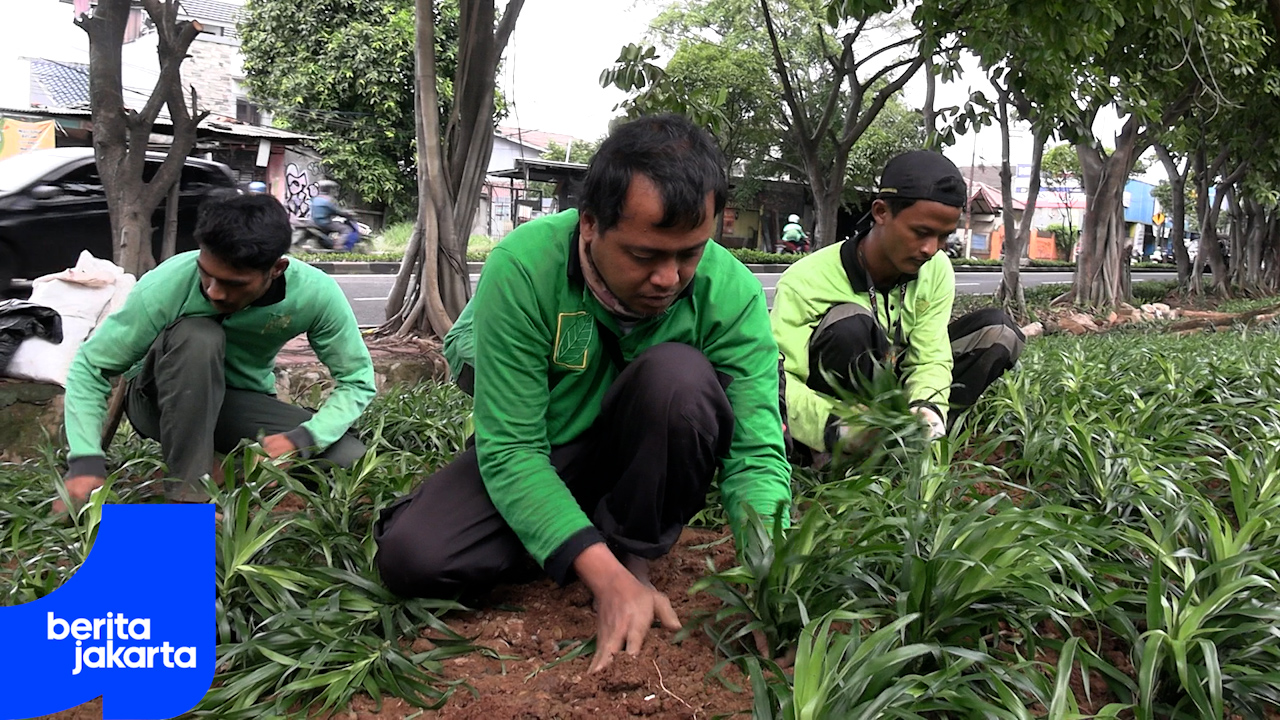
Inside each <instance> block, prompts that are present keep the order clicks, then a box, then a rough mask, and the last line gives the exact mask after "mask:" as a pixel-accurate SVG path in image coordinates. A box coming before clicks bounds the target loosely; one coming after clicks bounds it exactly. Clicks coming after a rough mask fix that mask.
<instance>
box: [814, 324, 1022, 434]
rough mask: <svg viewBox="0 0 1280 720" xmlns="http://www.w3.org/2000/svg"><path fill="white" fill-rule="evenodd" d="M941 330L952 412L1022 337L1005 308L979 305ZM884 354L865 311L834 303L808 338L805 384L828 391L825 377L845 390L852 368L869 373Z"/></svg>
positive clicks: (992, 375)
mask: <svg viewBox="0 0 1280 720" xmlns="http://www.w3.org/2000/svg"><path fill="white" fill-rule="evenodd" d="M947 335H948V336H949V337H950V339H951V356H952V360H953V361H954V367H953V368H952V371H951V377H952V383H953V384H952V387H951V396H950V401H949V404H950V405H951V407H952V408H953V409H954V410H956V411H960V410H963V409H965V408H967V407H969V406H970V405H973V404H974V403H975V402H977V401H978V398H979V397H980V396H981V395H982V393H983V392H984V391H985V390H986V389H987V388H988V387H990V386H991V384H992V383H993V382H995V381H996V379H997V378H999V377H1000V375H1002V374H1003V373H1004V372H1005V371H1006V370H1009V369H1010V368H1012V367H1013V366H1014V364H1015V363H1017V362H1018V357H1019V356H1020V355H1021V354H1022V349H1023V347H1024V346H1025V345H1026V340H1027V339H1026V337H1024V336H1023V334H1022V330H1021V329H1019V328H1018V326H1017V324H1016V323H1014V322H1013V319H1012V318H1010V317H1009V315H1008V313H1006V312H1005V311H1003V310H1001V309H999V308H984V309H982V310H977V311H974V312H971V313H969V314H968V315H964V316H962V317H959V318H957V319H955V320H953V321H952V322H951V324H950V325H948V326H947ZM888 356H889V339H888V338H887V337H886V336H885V333H884V330H883V329H881V327H880V325H879V323H877V322H876V320H875V318H874V317H873V316H872V315H871V311H870V310H868V309H866V308H864V307H862V306H861V305H857V304H854V303H846V304H843V305H836V306H835V307H833V308H831V309H830V310H828V311H827V314H826V315H825V316H824V317H823V319H822V322H820V323H819V324H818V327H817V328H816V329H815V330H814V332H813V337H811V338H810V340H809V379H808V382H807V383H806V384H807V385H808V386H809V387H810V388H812V389H814V390H817V391H818V392H821V393H826V394H828V395H834V394H835V392H834V388H832V386H831V383H830V382H829V381H828V376H829V377H830V378H831V379H832V380H834V381H835V382H836V384H837V385H840V386H841V387H842V388H844V389H851V388H853V387H854V382H855V378H856V377H857V375H855V373H858V374H860V375H861V376H862V377H871V372H872V369H873V367H874V364H875V363H876V362H883V361H884V360H885V359H886V358H887V357H888ZM823 370H825V374H824V372H823Z"/></svg>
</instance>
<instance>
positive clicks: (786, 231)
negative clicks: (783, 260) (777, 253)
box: [782, 214, 809, 253]
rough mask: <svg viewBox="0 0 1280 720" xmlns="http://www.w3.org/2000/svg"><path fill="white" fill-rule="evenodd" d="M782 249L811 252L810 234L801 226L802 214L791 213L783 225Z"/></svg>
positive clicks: (794, 251)
mask: <svg viewBox="0 0 1280 720" xmlns="http://www.w3.org/2000/svg"><path fill="white" fill-rule="evenodd" d="M782 251H783V252H792V253H805V252H809V236H808V235H807V234H805V231H804V228H803V227H801V226H800V216H799V215H794V214H793V215H791V216H789V217H788V218H787V224H786V225H783V226H782Z"/></svg>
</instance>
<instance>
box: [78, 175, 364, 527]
mask: <svg viewBox="0 0 1280 720" xmlns="http://www.w3.org/2000/svg"><path fill="white" fill-rule="evenodd" d="M195 236H196V240H197V242H198V243H199V245H200V249H199V250H198V251H193V252H188V253H183V254H181V255H177V256H175V257H172V258H170V259H169V260H166V261H165V262H163V263H161V264H160V265H159V266H158V267H156V268H155V269H154V270H152V271H151V272H149V273H147V274H146V275H143V276H142V279H141V280H139V281H138V284H137V285H136V286H135V287H134V289H133V290H132V292H130V293H129V297H128V299H127V300H126V301H125V304H124V306H123V307H122V308H120V309H119V310H118V311H116V312H115V313H112V314H111V315H110V316H108V317H107V319H106V320H104V321H103V323H102V325H101V326H100V327H99V328H98V329H97V330H96V331H95V332H94V333H93V335H92V336H90V338H89V339H88V340H87V341H86V342H85V343H84V344H83V345H82V346H81V347H80V351H79V352H78V353H77V354H76V357H75V360H74V361H73V362H72V364H71V370H70V373H69V374H68V377H67V389H66V408H65V410H66V412H65V414H66V431H67V441H68V443H69V445H70V452H69V454H68V458H69V460H68V466H69V467H68V473H67V480H66V487H67V492H68V494H69V495H70V496H71V498H72V499H73V500H77V501H81V500H83V499H85V498H87V497H88V495H89V493H90V492H92V491H93V490H94V489H95V488H97V487H100V486H101V485H102V483H103V481H104V478H105V476H106V465H105V461H104V457H103V455H104V453H103V448H102V444H101V435H102V428H103V424H104V421H105V418H106V414H107V413H106V407H107V396H108V395H109V394H110V392H111V385H110V380H111V378H112V377H115V376H118V375H122V374H123V375H125V377H126V378H127V379H128V385H127V387H126V391H125V395H126V401H125V409H126V414H127V416H128V418H129V421H130V423H131V424H132V425H133V426H134V428H135V429H136V430H137V431H138V432H139V433H140V434H142V435H143V436H145V437H148V438H153V439H155V440H158V441H159V442H160V447H161V451H162V452H163V454H164V459H165V462H166V463H167V464H168V467H169V473H170V476H171V477H174V478H177V479H178V481H172V482H167V483H166V486H165V495H166V496H167V498H168V499H169V500H170V501H172V502H207V501H208V495H207V494H206V493H205V492H204V490H203V489H202V487H201V486H200V481H201V479H202V478H203V477H204V476H205V475H207V474H208V473H209V472H210V470H211V468H213V462H214V453H215V452H220V453H226V452H230V451H231V450H232V449H234V448H235V446H236V445H237V444H238V443H239V442H240V441H241V440H242V439H245V438H257V437H261V438H262V447H263V449H264V450H265V451H266V453H267V454H268V455H269V456H271V457H273V458H278V457H281V456H283V455H286V454H288V453H295V454H296V455H297V456H298V457H302V458H308V457H313V456H315V457H319V458H323V459H326V460H330V461H332V462H334V463H337V464H340V465H350V464H351V463H354V462H355V460H356V459H358V458H359V457H360V456H361V455H362V454H364V446H363V445H361V443H360V441H359V440H357V439H356V438H355V437H354V436H353V435H351V434H349V433H348V432H347V430H348V428H350V427H351V424H352V423H353V422H355V420H356V418H358V417H359V416H360V413H362V412H364V409H365V407H367V406H368V404H369V402H370V401H371V400H372V399H373V396H374V393H375V389H374V383H373V363H372V361H371V360H370V358H369V351H368V349H367V348H366V347H365V344H364V340H363V339H362V338H361V336H360V329H359V327H358V326H357V325H356V319H355V314H354V313H353V312H352V310H351V305H350V304H349V303H348V302H347V300H346V298H345V296H343V294H342V290H341V289H340V288H339V287H338V285H337V283H335V282H334V281H333V279H332V278H330V277H329V276H328V275H325V274H324V273H322V272H320V271H319V270H316V269H315V268H313V267H311V266H310V265H307V264H306V263H301V262H296V261H292V260H289V259H288V258H286V257H283V256H284V253H285V252H286V251H288V249H289V242H290V236H291V228H290V225H289V215H288V213H287V212H286V211H285V209H284V207H283V206H282V205H281V204H280V203H279V202H278V201H277V200H275V199H274V198H272V197H270V196H268V195H247V196H239V195H230V196H223V197H221V198H216V199H210V200H209V201H207V202H206V204H205V205H204V206H203V207H202V208H201V211H200V217H199V220H198V221H197V225H196V231H195ZM304 333H305V334H306V336H307V339H308V340H309V341H310V343H311V346H312V348H314V349H315V352H316V356H317V357H318V358H319V360H320V361H321V362H322V363H324V364H325V365H326V366H327V367H328V369H329V372H330V374H331V375H332V376H333V378H334V380H335V382H336V387H335V388H334V390H333V392H332V393H331V394H330V395H329V398H328V399H327V400H326V401H325V403H324V407H322V408H321V409H320V410H319V411H318V412H315V413H313V412H311V411H310V410H306V409H303V408H300V407H297V406H294V405H289V404H288V403H284V402H281V401H279V400H277V399H275V397H274V394H275V374H274V367H275V358H276V355H277V354H278V353H279V352H280V349H281V348H282V347H283V346H284V344H285V343H286V342H287V341H289V340H291V339H292V338H294V337H297V336H298V335H302V334H304Z"/></svg>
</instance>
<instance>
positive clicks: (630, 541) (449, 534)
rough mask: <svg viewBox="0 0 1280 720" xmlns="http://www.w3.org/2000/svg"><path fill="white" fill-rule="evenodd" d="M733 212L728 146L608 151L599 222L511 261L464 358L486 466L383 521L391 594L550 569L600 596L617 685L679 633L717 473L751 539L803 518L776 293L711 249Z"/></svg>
mask: <svg viewBox="0 0 1280 720" xmlns="http://www.w3.org/2000/svg"><path fill="white" fill-rule="evenodd" d="M726 193H727V182H726V179H725V175H724V170H723V163H722V159H721V155H720V152H719V150H718V149H717V148H716V146H715V143H714V141H713V140H712V139H711V137H710V136H709V135H708V134H707V133H705V132H704V131H702V130H699V129H698V128H696V127H695V126H693V125H692V124H691V123H690V122H689V121H688V120H686V119H684V118H681V117H678V116H673V115H662V116H656V117H645V118H640V119H638V120H635V121H633V122H630V123H627V124H626V125H623V126H621V127H619V128H618V129H617V130H615V131H614V133H613V134H612V135H611V136H610V137H609V138H608V139H607V140H606V141H605V142H604V143H603V144H602V145H601V147H600V150H599V151H598V152H597V153H596V155H595V157H594V158H593V159H592V161H591V165H590V168H589V169H588V171H587V176H586V179H585V181H584V184H583V189H582V193H581V196H580V197H581V199H580V203H579V205H580V210H569V211H566V212H562V213H559V214H556V215H551V216H548V217H544V218H539V219H537V220H534V221H532V222H529V223H526V224H524V225H522V226H520V227H519V228H518V229H516V230H515V231H514V232H512V233H511V234H510V235H508V236H507V237H506V238H505V239H504V240H503V241H502V242H501V243H500V244H499V245H498V246H497V247H496V248H494V250H493V252H492V253H491V254H490V255H489V258H488V260H486V262H485V268H484V273H483V274H482V275H481V280H480V284H479V287H478V288H477V290H476V295H475V297H474V298H473V299H472V301H471V303H470V305H469V308H470V310H471V312H470V313H469V314H467V315H466V316H465V318H464V321H463V322H459V323H458V324H457V325H455V328H454V330H453V331H452V332H450V333H449V336H448V337H447V338H446V347H448V348H449V353H450V355H451V359H452V360H453V361H454V362H455V363H456V364H469V365H470V366H471V367H473V368H474V384H475V414H474V415H475V427H476V430H475V447H474V448H473V449H470V450H467V451H466V452H464V453H463V454H462V455H461V456H460V457H459V458H458V459H456V460H455V461H454V462H453V463H451V464H450V465H448V466H447V467H445V468H443V469H441V470H439V471H438V472H436V473H435V474H434V475H432V476H431V477H429V478H427V479H426V480H425V481H424V482H423V483H422V484H421V485H420V486H419V487H418V488H417V489H415V490H414V491H413V492H412V493H411V494H410V495H408V496H406V497H404V498H401V499H400V500H399V501H397V502H396V503H394V504H393V505H391V506H390V507H388V508H387V509H385V510H384V511H383V512H382V514H381V517H380V519H379V521H378V523H377V525H376V527H375V534H374V537H375V539H376V540H377V543H378V554H377V565H378V570H379V572H380V573H381V575H382V578H383V581H384V582H385V583H386V584H387V586H388V587H389V588H390V589H391V590H393V591H395V592H396V593H399V594H401V595H409V596H427V597H431V596H450V595H457V594H475V593H478V592H482V591H484V590H486V589H488V588H489V587H491V586H493V585H494V584H496V583H499V582H504V581H508V582H509V581H512V580H514V579H517V578H516V576H517V574H518V571H519V570H520V569H521V568H522V567H523V566H526V563H527V560H528V559H529V558H530V557H532V559H533V560H534V561H536V562H537V563H539V564H540V565H541V566H542V568H543V569H544V570H545V571H546V572H547V574H549V575H550V576H551V577H552V578H553V579H555V580H556V581H558V582H559V583H561V584H565V583H568V582H569V581H571V580H572V579H573V577H575V576H576V577H577V578H580V579H581V580H582V581H583V582H584V583H585V584H586V585H587V587H588V588H590V590H591V592H592V593H593V594H594V596H595V600H596V604H597V609H598V613H599V617H598V630H599V632H598V636H597V637H598V645H597V648H598V650H597V654H596V657H595V659H594V661H593V663H592V669H593V670H597V669H600V668H602V667H604V666H605V665H607V664H608V663H609V661H610V659H611V658H612V657H613V655H614V654H615V653H617V652H619V651H621V650H624V649H625V650H626V651H628V652H630V653H633V654H634V653H637V652H639V650H640V646H641V644H642V643H643V641H644V637H645V635H646V634H647V632H648V630H649V627H650V625H651V624H652V621H653V619H654V617H655V615H656V616H657V617H658V619H660V620H661V621H662V623H663V625H665V626H666V627H668V628H676V627H679V620H678V618H676V616H675V613H674V612H673V610H672V608H671V604H670V602H669V601H668V600H667V598H666V596H664V595H663V594H662V593H660V592H659V591H658V590H656V589H654V587H653V585H652V584H651V583H650V582H649V571H648V567H649V561H650V560H652V559H655V558H658V557H661V556H662V555H664V554H666V553H667V552H668V551H669V550H670V549H671V547H672V545H674V544H675V542H676V540H677V539H678V538H679V536H680V532H681V530H682V528H683V527H684V525H685V523H686V522H687V521H688V520H689V518H691V517H692V516H693V515H694V514H695V513H696V512H698V510H699V509H701V508H702V507H703V506H704V505H705V502H706V493H707V490H708V488H709V486H710V484H711V480H712V477H713V476H714V475H715V473H716V471H717V469H719V470H720V489H721V497H722V499H723V502H724V505H725V507H726V509H727V511H728V513H729V517H730V521H731V523H732V526H733V527H734V529H735V530H741V529H742V528H743V527H744V524H745V518H746V515H747V510H748V509H751V510H754V511H756V512H758V513H759V514H760V515H762V516H764V517H765V518H772V517H774V516H776V515H777V514H778V513H779V512H781V513H784V514H786V513H788V512H789V507H790V500H791V493H790V475H791V468H790V465H789V464H788V463H787V461H786V457H785V452H784V448H783V434H782V419H781V416H780V413H779V408H778V382H779V377H778V350H777V345H776V344H775V343H774V341H773V337H772V335H771V334H770V332H769V317H768V311H767V310H766V305H765V298H764V293H763V290H762V288H761V287H760V283H759V282H757V281H756V279H755V278H754V277H753V276H752V275H751V273H750V271H748V270H747V268H746V267H745V266H744V265H743V264H742V263H740V262H738V261H737V259H735V258H734V257H733V256H732V255H731V254H729V252H728V251H727V250H725V249H724V248H723V247H720V246H719V245H716V244H715V243H714V242H709V238H710V237H711V235H712V232H713V230H714V226H715V217H716V215H717V214H718V213H719V212H720V211H721V210H723V209H724V205H725V196H726ZM784 518H785V516H784Z"/></svg>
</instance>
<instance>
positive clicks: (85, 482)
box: [53, 475, 106, 513]
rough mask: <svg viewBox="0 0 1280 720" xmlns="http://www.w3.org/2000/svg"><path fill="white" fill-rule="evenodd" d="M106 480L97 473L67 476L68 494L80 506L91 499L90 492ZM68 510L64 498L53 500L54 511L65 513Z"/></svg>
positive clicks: (74, 503) (72, 501)
mask: <svg viewBox="0 0 1280 720" xmlns="http://www.w3.org/2000/svg"><path fill="white" fill-rule="evenodd" d="M105 482H106V478H102V477H98V476H97V475H76V476H75V477H70V478H67V482H66V486H67V495H68V496H70V498H71V503H72V504H73V505H75V506H77V507H79V506H80V505H83V504H84V503H85V501H86V500H88V499H89V493H92V492H93V491H94V490H97V489H98V488H100V487H102V484H103V483H105ZM66 511H67V506H66V504H65V503H63V502H62V498H58V499H56V500H54V501H53V512H55V513H64V512H66Z"/></svg>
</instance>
